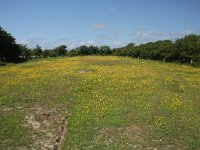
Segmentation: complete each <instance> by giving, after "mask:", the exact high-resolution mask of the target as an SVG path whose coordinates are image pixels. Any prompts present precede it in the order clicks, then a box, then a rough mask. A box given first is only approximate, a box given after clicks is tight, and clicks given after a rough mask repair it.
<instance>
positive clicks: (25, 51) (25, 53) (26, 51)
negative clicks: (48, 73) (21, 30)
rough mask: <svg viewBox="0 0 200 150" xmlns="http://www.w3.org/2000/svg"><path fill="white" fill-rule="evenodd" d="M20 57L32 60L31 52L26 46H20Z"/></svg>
mask: <svg viewBox="0 0 200 150" xmlns="http://www.w3.org/2000/svg"><path fill="white" fill-rule="evenodd" d="M19 49H20V56H21V57H22V58H24V59H30V58H31V50H30V49H29V48H28V47H27V46H26V45H19Z"/></svg>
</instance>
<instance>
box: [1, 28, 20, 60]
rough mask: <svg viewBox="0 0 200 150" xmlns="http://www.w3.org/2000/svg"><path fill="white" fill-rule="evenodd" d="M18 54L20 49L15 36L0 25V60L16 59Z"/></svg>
mask: <svg viewBox="0 0 200 150" xmlns="http://www.w3.org/2000/svg"><path fill="white" fill-rule="evenodd" d="M19 55H20V50H19V46H18V45H17V44H16V43H15V38H14V37H13V36H12V35H11V34H9V33H7V32H6V31H5V30H4V29H3V28H1V27H0V61H1V60H8V61H10V60H16V59H17V58H18V56H19Z"/></svg>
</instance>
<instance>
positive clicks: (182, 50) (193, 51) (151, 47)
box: [112, 34, 200, 64]
mask: <svg viewBox="0 0 200 150" xmlns="http://www.w3.org/2000/svg"><path fill="white" fill-rule="evenodd" d="M112 54H114V55H117V56H129V57H133V58H142V59H152V60H162V61H168V62H174V61H175V62H180V63H191V64H200V36H199V35H194V34H191V35H187V36H185V37H183V38H180V39H177V40H176V41H174V42H173V41H171V40H162V41H156V42H149V43H146V44H140V45H138V46H136V45H135V44H134V43H129V44H128V45H126V46H124V47H121V48H116V49H114V50H113V52H112Z"/></svg>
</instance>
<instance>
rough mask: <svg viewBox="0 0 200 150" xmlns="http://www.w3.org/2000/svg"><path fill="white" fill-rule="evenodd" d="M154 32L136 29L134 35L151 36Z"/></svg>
mask: <svg viewBox="0 0 200 150" xmlns="http://www.w3.org/2000/svg"><path fill="white" fill-rule="evenodd" d="M155 34H156V33H155V32H154V31H136V32H135V35H136V36H139V37H152V36H154V35H155Z"/></svg>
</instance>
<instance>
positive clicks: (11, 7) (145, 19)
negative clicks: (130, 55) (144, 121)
mask: <svg viewBox="0 0 200 150" xmlns="http://www.w3.org/2000/svg"><path fill="white" fill-rule="evenodd" d="M0 26H1V27H2V28H4V29H5V30H6V31H7V32H9V33H11V35H12V36H14V37H15V39H16V42H17V43H19V44H26V45H27V46H28V47H30V48H33V47H35V46H36V44H39V45H40V46H41V47H42V48H43V49H50V48H55V47H57V46H59V45H62V44H64V45H66V46H67V47H68V49H72V48H75V47H78V46H80V45H88V46H89V45H96V46H102V45H109V46H111V47H113V48H114V47H121V46H125V45H126V44H128V43H130V42H133V43H135V44H141V43H146V42H150V41H151V42H153V41H156V40H164V39H169V40H176V39H177V38H181V37H183V36H185V35H188V34H200V0H0Z"/></svg>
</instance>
